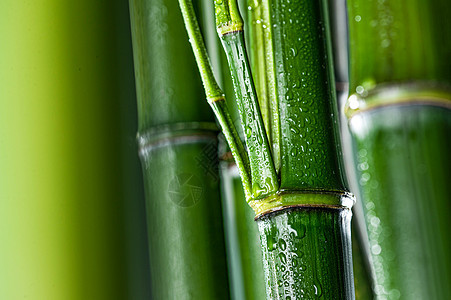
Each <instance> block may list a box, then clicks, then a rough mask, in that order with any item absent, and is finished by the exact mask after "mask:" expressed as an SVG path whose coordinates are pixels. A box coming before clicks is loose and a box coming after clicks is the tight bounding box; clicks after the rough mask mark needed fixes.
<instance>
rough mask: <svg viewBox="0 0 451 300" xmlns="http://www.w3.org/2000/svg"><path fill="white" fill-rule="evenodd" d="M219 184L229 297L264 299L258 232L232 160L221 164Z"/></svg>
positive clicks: (252, 299)
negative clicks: (228, 278)
mask: <svg viewBox="0 0 451 300" xmlns="http://www.w3.org/2000/svg"><path fill="white" fill-rule="evenodd" d="M221 185H222V190H223V209H224V214H225V216H226V217H225V221H224V223H225V229H226V239H227V258H228V261H229V266H230V267H229V272H230V284H231V290H232V293H231V294H232V299H246V300H260V299H265V296H266V294H265V291H266V289H265V275H264V271H263V264H262V250H261V247H260V234H259V231H258V228H257V224H256V223H255V222H254V215H255V213H254V211H253V210H252V208H250V207H249V205H247V204H246V198H245V195H244V193H243V189H242V187H241V179H240V177H239V173H238V169H237V167H236V165H235V163H233V162H230V161H223V162H222V163H221Z"/></svg>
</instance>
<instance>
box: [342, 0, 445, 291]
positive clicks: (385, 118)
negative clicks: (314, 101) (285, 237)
mask: <svg viewBox="0 0 451 300" xmlns="http://www.w3.org/2000/svg"><path fill="white" fill-rule="evenodd" d="M450 13H451V3H450V2H449V1H441V0H436V1H408V2H407V1H359V0H352V1H348V16H349V26H350V94H351V95H350V97H349V99H348V103H347V115H348V117H349V119H350V120H349V125H350V129H351V131H352V133H353V137H354V153H355V154H354V155H355V159H356V171H357V175H358V177H357V180H358V181H359V184H360V194H361V196H362V199H363V201H364V209H365V215H366V222H367V227H368V235H369V242H370V248H371V253H372V261H373V264H374V270H375V275H376V276H375V292H376V294H377V297H378V299H449V298H450V297H451V288H450V285H449V282H450V280H451V271H450V270H451V259H450V257H449V254H448V253H451V239H450V235H449V233H448V229H449V226H450V223H449V217H448V216H447V212H448V211H449V210H450V209H451V201H450V187H449V178H451V158H450V156H449V149H450V148H451V139H450V137H451V110H450V108H451V60H450V59H449V56H450V54H451V20H450V18H449V17H448V16H449V14H450Z"/></svg>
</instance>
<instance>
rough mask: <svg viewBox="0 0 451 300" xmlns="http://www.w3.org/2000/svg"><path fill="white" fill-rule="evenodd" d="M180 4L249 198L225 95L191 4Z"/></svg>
mask: <svg viewBox="0 0 451 300" xmlns="http://www.w3.org/2000/svg"><path fill="white" fill-rule="evenodd" d="M179 5H180V9H181V11H182V15H183V20H184V22H185V27H186V30H187V32H188V36H189V40H190V43H191V47H192V48H193V52H194V56H195V58H196V62H197V66H198V68H199V72H200V74H201V78H202V82H203V85H204V88H205V94H206V96H207V99H208V102H209V104H210V106H211V107H212V109H213V111H214V112H215V115H216V117H217V119H218V121H219V123H220V125H221V128H222V131H223V133H224V135H225V137H226V139H227V143H228V144H229V147H230V149H231V151H232V154H233V157H234V158H235V161H236V163H237V166H238V169H239V171H240V176H241V179H242V182H243V188H244V192H245V194H246V198H247V199H249V198H250V197H251V194H252V192H251V191H252V186H251V178H250V171H249V159H248V156H247V153H246V151H245V149H244V146H243V144H242V142H241V139H240V138H239V135H238V133H237V131H236V128H235V125H234V124H233V122H232V119H231V117H230V113H229V111H228V108H227V104H226V102H225V97H224V93H223V92H222V90H221V89H220V88H219V85H218V84H217V82H216V79H215V77H214V74H213V71H212V68H211V64H210V59H209V57H208V54H207V49H206V48H205V44H204V41H203V38H202V34H201V32H200V28H199V24H198V22H197V18H196V14H195V12H194V8H193V4H192V1H191V0H179Z"/></svg>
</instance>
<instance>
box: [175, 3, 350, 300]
mask: <svg viewBox="0 0 451 300" xmlns="http://www.w3.org/2000/svg"><path fill="white" fill-rule="evenodd" d="M181 2H182V5H181V8H182V11H183V10H184V9H185V8H186V3H185V1H181ZM215 4H216V5H217V6H216V15H217V24H218V25H220V26H219V28H218V33H219V34H220V36H221V37H224V40H225V42H224V46H225V47H224V48H225V50H226V53H227V54H228V60H229V65H230V66H231V72H232V77H234V76H235V77H238V78H234V85H235V93H236V94H237V96H238V97H237V98H238V99H237V101H238V102H240V101H242V102H243V103H244V104H245V105H242V107H241V109H240V110H241V119H242V124H243V126H244V128H245V129H247V128H246V126H248V124H249V123H252V122H255V124H251V125H252V126H251V127H250V129H251V131H250V132H249V135H250V136H255V137H256V139H257V140H258V143H259V144H260V145H261V146H263V147H262V148H261V151H260V152H258V151H256V152H252V151H249V157H250V160H251V169H252V164H253V163H252V158H253V157H252V156H257V157H258V156H260V157H262V158H263V160H266V161H268V162H270V163H269V165H268V166H267V165H263V166H259V167H263V168H268V170H271V169H272V170H274V166H273V165H272V161H271V160H270V158H271V154H270V153H268V150H267V145H268V142H267V141H266V139H267V136H266V132H265V131H264V129H263V128H262V125H261V124H262V121H261V116H260V110H259V107H258V103H257V101H256V97H255V92H254V87H253V83H252V80H251V77H250V73H249V67H248V64H247V61H246V52H245V50H244V45H243V42H242V35H240V33H239V32H240V30H241V26H242V23H241V19H240V18H239V15H238V13H237V10H236V8H237V7H236V2H234V1H228V2H227V1H226V2H223V1H220V2H215ZM304 4H305V3H304ZM274 5H275V6H272V7H271V9H272V14H270V15H271V16H272V15H274V18H275V23H274V24H275V25H276V26H277V27H278V28H279V29H277V30H276V29H274V32H275V33H276V35H275V38H274V40H273V47H274V48H275V49H277V50H278V51H274V53H275V54H277V53H278V55H279V56H276V62H277V58H279V59H281V61H280V62H279V63H280V66H279V68H280V69H279V73H282V75H287V76H291V79H292V80H294V81H298V80H299V81H301V79H304V80H306V79H307V82H306V83H305V86H302V87H301V86H299V87H300V88H301V89H302V88H303V87H306V95H303V96H304V97H303V98H304V99H305V100H310V101H309V102H305V103H300V102H301V100H300V98H297V99H292V100H294V101H291V103H286V102H284V100H282V98H281V97H280V96H281V95H280V94H279V95H278V96H279V104H280V103H282V104H283V105H281V106H279V107H280V111H281V119H280V122H281V124H283V125H284V126H287V127H289V128H288V130H287V131H285V133H286V134H285V135H284V133H283V132H282V143H284V142H285V143H286V142H287V141H288V142H290V143H293V142H296V143H297V144H296V145H295V144H290V143H289V144H285V146H286V148H288V149H289V150H293V151H292V152H291V151H288V152H286V153H282V154H281V157H282V167H281V173H280V176H281V179H282V184H284V183H285V184H286V187H283V186H282V189H280V190H279V191H278V193H277V194H273V195H270V196H269V197H266V198H264V199H260V198H259V197H260V196H261V195H254V198H253V199H250V200H251V201H250V205H251V206H252V207H253V208H254V210H255V212H256V214H257V217H258V224H259V229H260V234H261V239H262V250H263V257H264V267H265V274H266V280H265V281H266V283H267V297H268V298H271V299H272V298H275V299H279V298H287V297H288V298H298V297H299V298H301V297H315V296H316V297H321V296H322V297H325V298H338V299H352V298H353V297H354V295H353V282H352V268H351V265H352V262H351V251H350V250H351V249H350V217H351V214H350V206H352V203H353V199H352V198H350V197H349V194H348V193H347V189H346V188H345V183H344V179H343V177H342V174H341V169H340V166H341V163H340V155H339V151H338V150H339V148H338V146H337V145H338V139H337V137H336V130H335V129H333V128H334V123H335V121H334V118H331V115H332V117H333V116H334V115H333V113H332V112H333V111H334V102H333V101H332V100H333V95H334V94H333V93H332V87H333V84H332V81H331V78H332V75H331V74H330V71H329V69H328V66H330V61H329V60H328V59H327V57H328V55H329V50H328V48H327V46H326V45H325V43H324V40H323V39H327V38H328V32H327V30H326V33H324V30H325V29H326V28H327V26H324V25H322V24H323V23H321V22H324V20H327V12H326V10H325V6H323V4H319V3H307V4H306V5H305V7H304V13H305V15H304V20H303V21H304V22H305V24H303V25H304V26H306V25H307V32H308V33H310V34H309V35H307V39H306V40H302V39H301V38H298V37H297V36H296V38H295V37H294V36H293V37H292V36H290V38H289V39H286V33H287V32H291V34H294V32H296V31H299V27H301V26H302V25H301V24H299V25H294V26H293V27H291V26H290V25H288V26H287V25H286V24H287V23H288V22H289V23H292V22H290V21H289V20H291V21H293V17H296V18H300V17H301V14H300V12H299V11H296V10H293V9H292V8H298V7H296V5H297V4H293V5H294V6H293V7H291V5H282V4H281V3H279V2H275V3H274ZM287 6H288V7H287ZM290 14H291V15H290ZM184 16H185V18H186V17H187V16H188V18H189V17H190V16H189V14H186V13H184ZM191 16H193V15H191ZM285 18H286V19H285ZM296 18H295V19H296ZM300 19H302V18H300ZM287 21H288V22H287ZM185 22H186V23H189V22H190V21H189V20H188V21H187V20H186V19H185ZM295 24H296V23H295ZM298 26H299V27H298ZM323 26H324V27H323ZM290 27H291V28H290ZM187 29H188V31H190V30H192V28H190V26H187ZM270 30H273V29H272V28H271V29H270ZM278 30H279V31H278ZM280 30H281V31H280ZM283 33H285V36H284V35H283ZM190 36H192V35H190ZM287 42H288V43H287ZM299 42H300V43H299ZM302 43H304V46H308V47H305V49H303V51H302V52H300V53H302V55H300V58H301V59H299V60H297V59H296V60H293V59H292V57H291V58H290V57H288V56H287V53H288V52H289V53H293V51H292V50H291V49H290V48H287V47H286V46H287V44H288V45H290V44H293V46H294V45H296V47H299V46H302V45H303V44H302ZM193 45H194V47H195V44H193ZM288 49H290V50H288ZM197 51H198V50H197V49H194V52H195V53H196V52H197ZM295 54H296V52H295ZM312 58H313V60H312ZM292 63H293V64H294V63H297V64H300V68H293V65H292ZM302 66H304V68H302ZM200 69H202V68H201V67H200ZM285 69H289V70H285ZM303 69H304V70H303ZM302 71H307V74H301V72H302ZM276 72H277V70H276ZM297 72H299V73H297ZM310 72H311V75H312V76H311V77H308V76H307V77H305V78H302V77H303V75H310ZM292 73H295V74H292ZM239 79H241V80H239ZM277 83H278V88H279V91H280V90H283V92H282V95H283V96H284V98H285V94H284V93H286V92H287V91H291V88H289V86H291V85H292V84H293V83H292V82H290V81H286V80H284V78H283V76H281V78H279V80H278V82H277ZM314 92H316V93H314ZM301 94H302V93H301ZM240 96H243V97H242V99H241V98H240ZM324 98H325V99H324ZM288 100H290V99H288ZM243 103H242V104H243ZM291 106H294V107H296V108H297V109H298V110H300V111H301V112H302V111H303V109H305V111H304V112H305V113H308V116H303V115H302V114H301V115H300V114H295V113H294V112H292V113H291V114H290V112H289V111H288V110H289V108H290V107H291ZM243 108H244V109H243ZM287 116H289V118H290V119H289V120H290V121H291V122H292V123H291V124H290V123H289V122H287V119H285V120H283V119H282V117H285V118H286V117H287ZM309 117H310V118H309ZM246 118H250V119H246ZM249 121H251V122H249ZM285 122H286V123H285ZM310 122H314V125H315V126H311V125H312V124H310ZM306 123H307V124H306ZM278 126H280V125H278ZM290 126H291V127H290ZM304 127H306V128H304ZM284 129H285V130H286V128H284ZM299 129H301V132H300V131H299ZM302 129H303V130H304V131H303V130H302ZM291 130H294V131H295V132H296V133H297V134H298V136H295V135H294V134H292V133H291V134H287V133H288V132H290V131H291ZM245 131H246V130H245ZM309 132H313V133H309ZM299 133H301V134H300V136H299ZM306 133H308V134H307V136H304V135H305V134H306ZM245 134H247V132H245ZM311 134H312V136H310V135H311ZM308 137H310V139H309V140H308V141H307V144H306V145H305V146H303V145H302V144H301V145H299V144H300V143H299V142H304V141H303V140H300V138H308ZM313 137H315V140H314V141H313ZM259 139H261V140H259ZM284 139H285V141H284ZM246 142H247V143H249V137H247V140H246ZM252 142H255V141H252V140H251V143H252ZM248 146H249V144H248ZM294 150H295V151H296V152H295V151H294ZM253 151H255V149H253ZM285 151H286V149H285ZM309 152H312V153H309ZM293 153H294V154H293ZM298 153H301V155H299V156H298V157H297V154H298ZM288 156H293V157H295V158H296V157H297V160H298V161H299V160H302V159H306V160H307V159H310V161H311V162H312V165H310V162H309V163H308V165H307V164H304V165H303V166H307V167H306V169H307V171H306V172H307V174H306V176H305V177H304V176H302V175H304V174H305V173H304V174H302V175H301V176H300V174H299V172H298V171H300V170H296V167H297V166H299V165H297V164H293V165H292V169H290V170H288V169H287V168H288V167H287V166H284V162H283V160H284V159H285V160H286V159H287V157H288ZM288 161H289V160H288ZM285 163H287V161H285ZM298 164H299V162H298ZM284 168H285V169H284ZM268 174H269V173H266V174H265V173H264V174H261V175H260V176H268ZM309 175H310V176H309ZM253 176H254V173H252V180H254V177H253ZM269 178H270V177H269ZM253 183H254V182H253ZM295 183H296V184H295ZM263 195H264V194H263ZM255 196H256V197H255Z"/></svg>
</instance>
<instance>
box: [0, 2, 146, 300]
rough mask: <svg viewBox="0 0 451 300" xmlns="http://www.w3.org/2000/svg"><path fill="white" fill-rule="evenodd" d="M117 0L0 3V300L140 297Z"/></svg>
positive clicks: (123, 18)
mask: <svg viewBox="0 0 451 300" xmlns="http://www.w3.org/2000/svg"><path fill="white" fill-rule="evenodd" d="M134 90H135V89H134V79H133V61H132V49H131V38H130V21H129V12H128V1H127V0H114V1H113V0H110V1H106V0H105V1H103V0H78V1H61V0H33V1H25V0H2V1H0V299H146V298H148V296H149V294H150V293H149V287H148V282H149V274H148V269H149V268H148V254H147V237H146V232H145V230H146V225H145V219H144V217H145V208H144V196H143V188H142V178H141V170H140V165H139V161H138V157H137V149H136V142H135V135H136V130H137V128H136V99H135V91H134Z"/></svg>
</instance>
